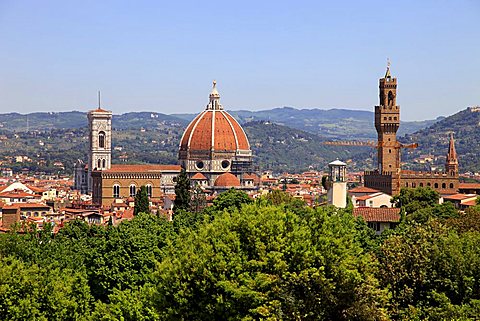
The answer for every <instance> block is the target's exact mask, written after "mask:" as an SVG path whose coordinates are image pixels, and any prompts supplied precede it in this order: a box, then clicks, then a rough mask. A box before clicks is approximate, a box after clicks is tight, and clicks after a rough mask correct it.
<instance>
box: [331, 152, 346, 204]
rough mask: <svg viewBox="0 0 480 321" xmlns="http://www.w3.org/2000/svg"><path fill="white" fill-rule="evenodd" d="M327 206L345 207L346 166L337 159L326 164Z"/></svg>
mask: <svg viewBox="0 0 480 321" xmlns="http://www.w3.org/2000/svg"><path fill="white" fill-rule="evenodd" d="M328 168H329V175H328V181H327V185H328V192H327V198H328V204H331V205H334V206H336V207H339V208H345V207H347V164H345V163H344V162H341V161H339V160H338V159H337V160H335V161H333V162H331V163H330V164H328Z"/></svg>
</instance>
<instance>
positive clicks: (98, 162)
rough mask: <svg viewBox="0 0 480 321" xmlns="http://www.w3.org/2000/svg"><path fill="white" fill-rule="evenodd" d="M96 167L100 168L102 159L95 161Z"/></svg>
mask: <svg viewBox="0 0 480 321" xmlns="http://www.w3.org/2000/svg"><path fill="white" fill-rule="evenodd" d="M97 168H102V161H101V160H100V159H99V160H98V161H97Z"/></svg>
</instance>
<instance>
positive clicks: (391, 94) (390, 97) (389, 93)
mask: <svg viewBox="0 0 480 321" xmlns="http://www.w3.org/2000/svg"><path fill="white" fill-rule="evenodd" d="M393 97H394V96H393V92H392V91H389V92H388V106H393Z"/></svg>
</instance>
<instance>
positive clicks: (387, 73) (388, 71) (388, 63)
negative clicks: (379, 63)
mask: <svg viewBox="0 0 480 321" xmlns="http://www.w3.org/2000/svg"><path fill="white" fill-rule="evenodd" d="M385 78H392V75H391V74H390V58H387V71H386V72H385Z"/></svg>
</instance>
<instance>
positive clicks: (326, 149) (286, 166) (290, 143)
mask: <svg viewBox="0 0 480 321" xmlns="http://www.w3.org/2000/svg"><path fill="white" fill-rule="evenodd" d="M243 128H244V130H245V132H246V134H247V136H248V138H249V141H250V146H251V148H252V150H253V153H254V157H255V163H256V164H257V165H259V166H260V168H261V169H264V170H265V169H269V170H273V171H275V172H285V171H295V172H299V171H306V170H308V169H315V170H322V169H327V168H328V167H327V164H328V163H329V162H331V161H333V160H335V159H336V158H339V159H342V160H345V161H347V162H348V163H349V165H350V167H351V168H352V169H353V168H363V166H365V165H367V164H366V160H367V158H368V154H369V152H370V151H371V150H372V149H371V148H368V147H353V148H348V149H345V148H343V147H342V146H329V145H324V144H322V142H323V141H325V138H323V137H320V136H318V135H315V134H312V133H309V132H306V131H302V130H298V129H294V128H289V127H286V126H282V125H278V124H275V123H271V122H260V121H257V122H249V123H246V124H244V125H243ZM360 155H362V156H361V157H360ZM365 155H367V157H365Z"/></svg>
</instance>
